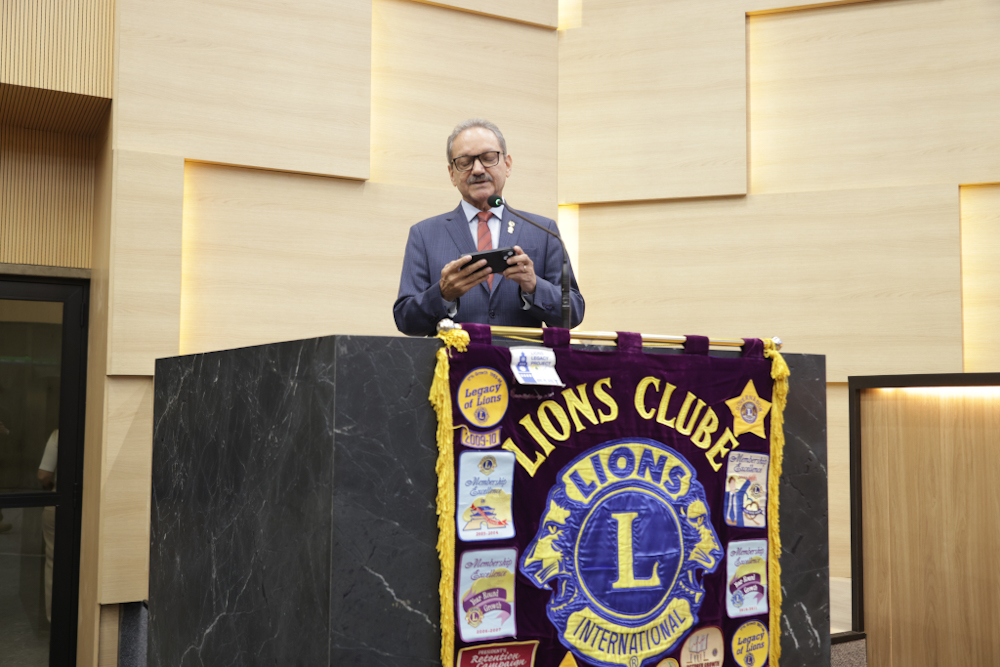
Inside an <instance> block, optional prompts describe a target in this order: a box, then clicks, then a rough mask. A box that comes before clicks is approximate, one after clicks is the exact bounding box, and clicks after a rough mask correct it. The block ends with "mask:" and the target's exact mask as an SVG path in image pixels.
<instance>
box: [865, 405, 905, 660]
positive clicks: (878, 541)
mask: <svg viewBox="0 0 1000 667" xmlns="http://www.w3.org/2000/svg"><path fill="white" fill-rule="evenodd" d="M878 401H879V397H878V396H876V395H875V392H872V391H866V392H863V393H862V394H861V413H862V414H863V415H865V416H864V417H863V419H862V422H861V470H862V473H861V474H862V477H861V480H862V481H861V485H862V488H861V497H862V507H863V510H862V511H863V514H862V540H863V543H864V552H863V555H862V557H863V559H864V560H863V563H864V571H865V572H864V601H865V602H864V604H865V632H866V633H867V635H868V637H867V648H868V664H870V665H872V666H873V667H874V666H875V665H878V666H879V667H893V665H892V609H893V601H892V593H893V590H892V586H893V577H892V571H893V558H892V556H893V554H892V550H891V543H890V539H889V526H890V525H891V524H892V520H893V513H892V508H893V506H894V504H895V503H894V501H895V497H894V496H893V494H892V492H891V490H890V487H891V484H892V479H893V472H892V471H893V468H894V466H893V465H892V463H894V462H895V459H894V458H890V450H891V446H890V442H889V441H888V438H887V437H886V435H887V434H888V433H889V432H891V431H895V430H896V428H897V423H896V420H894V419H890V418H888V417H887V416H877V417H876V416H875V415H873V414H872V410H873V409H875V408H876V406H877V405H878V404H879V403H878ZM899 667H902V666H901V665H900V666H899Z"/></svg>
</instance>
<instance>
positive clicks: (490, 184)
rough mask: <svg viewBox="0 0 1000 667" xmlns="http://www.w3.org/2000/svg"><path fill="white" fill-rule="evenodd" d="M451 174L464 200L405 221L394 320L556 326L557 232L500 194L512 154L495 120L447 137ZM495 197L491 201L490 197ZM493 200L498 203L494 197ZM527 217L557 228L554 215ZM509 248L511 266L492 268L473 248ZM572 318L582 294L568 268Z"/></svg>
mask: <svg viewBox="0 0 1000 667" xmlns="http://www.w3.org/2000/svg"><path fill="white" fill-rule="evenodd" d="M447 155H448V174H449V175H450V176H451V182H452V184H453V185H454V186H455V187H456V188H458V191H459V192H460V193H461V195H462V201H461V202H460V203H459V205H458V208H456V209H455V210H454V211H450V212H449V213H444V214H442V215H437V216H434V217H433V218H428V219H427V220H424V221H422V222H419V223H417V224H415V225H413V227H411V228H410V236H409V239H408V240H407V242H406V255H405V256H404V258H403V270H402V275H401V276H400V280H399V296H398V297H397V298H396V303H395V304H394V305H393V309H392V310H393V316H394V317H395V319H396V327H397V328H398V329H399V330H400V331H401V332H403V333H405V334H408V335H411V336H431V335H434V333H435V326H436V325H437V323H438V322H439V321H440V320H442V319H444V318H446V317H447V318H451V319H453V320H455V321H456V322H479V323H482V324H491V325H505V326H519V327H540V326H541V325H542V323H543V322H544V323H546V324H548V325H549V326H561V322H562V313H561V294H562V285H561V283H562V281H561V276H562V262H563V254H562V247H561V245H560V243H559V240H558V239H556V238H555V237H553V236H552V235H550V234H548V233H546V232H544V231H542V230H541V229H538V228H537V227H535V226H533V225H531V224H528V223H527V222H524V221H523V220H521V219H520V218H518V217H516V216H515V215H513V214H512V213H511V212H510V211H509V210H508V209H507V207H506V206H505V205H504V204H503V201H502V200H500V201H499V202H497V201H495V199H494V198H499V197H502V195H503V186H504V183H506V181H507V178H508V177H509V176H510V172H511V164H512V160H511V156H510V155H508V154H507V144H506V142H505V141H504V138H503V134H502V133H501V132H500V128H498V127H497V126H496V125H494V124H493V123H491V122H489V121H487V120H483V119H480V118H472V119H469V120H467V121H465V122H463V123H460V124H459V125H458V126H457V127H456V128H455V129H454V131H452V133H451V136H449V137H448V146H447ZM491 199H494V201H492V202H491V201H490V200H491ZM491 204H496V205H495V206H494V205H491ZM530 218H531V220H533V221H535V222H536V223H537V224H539V225H541V226H542V227H545V228H546V229H549V230H550V231H551V232H554V233H555V234H558V231H557V228H556V224H555V222H554V221H552V220H550V219H548V218H543V217H541V216H536V215H531V216H530ZM503 248H513V253H514V254H513V255H512V256H510V257H509V258H508V259H507V260H506V265H507V267H508V268H506V269H505V270H503V271H502V273H501V272H494V271H492V270H491V269H490V268H489V267H488V266H487V260H486V259H480V260H478V261H475V262H470V260H471V259H472V255H473V253H477V252H485V251H490V250H497V249H503ZM570 304H571V306H572V308H571V313H572V326H576V325H578V324H579V323H580V321H581V320H582V319H583V311H584V301H583V296H582V295H581V294H580V290H579V288H578V287H577V284H576V278H574V277H573V274H572V269H571V270H570Z"/></svg>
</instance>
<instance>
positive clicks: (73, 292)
mask: <svg viewBox="0 0 1000 667" xmlns="http://www.w3.org/2000/svg"><path fill="white" fill-rule="evenodd" d="M86 300H87V284H86V282H85V281H73V280H55V279H53V280H38V279H32V280H27V279H25V280H22V279H17V278H4V277H0V628H3V630H2V633H0V634H2V636H3V640H2V641H0V667H7V666H8V665H9V666H11V667H13V666H14V665H17V666H18V667H36V666H37V667H48V666H63V665H66V666H69V665H72V664H74V662H75V657H76V622H77V600H78V587H79V586H78V581H79V545H80V498H81V490H82V472H83V466H82V460H83V457H82V454H83V415H84V410H83V408H84V396H85V378H86V372H85V363H86V345H87V335H86V330H87V304H86Z"/></svg>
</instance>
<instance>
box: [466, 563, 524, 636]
mask: <svg viewBox="0 0 1000 667" xmlns="http://www.w3.org/2000/svg"><path fill="white" fill-rule="evenodd" d="M516 567H517V549H483V550H477V551H466V552H465V553H464V554H462V562H461V563H460V564H459V582H458V613H457V614H456V616H458V631H459V635H460V636H461V637H462V641H463V642H466V643H469V642H478V641H483V640H485V639H499V638H500V637H514V636H515V635H516V634H517V628H516V625H515V622H514V618H515V617H514V568H516Z"/></svg>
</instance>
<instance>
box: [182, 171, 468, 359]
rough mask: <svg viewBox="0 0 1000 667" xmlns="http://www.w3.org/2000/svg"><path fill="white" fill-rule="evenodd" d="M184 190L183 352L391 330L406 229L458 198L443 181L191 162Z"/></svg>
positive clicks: (451, 204)
mask: <svg viewBox="0 0 1000 667" xmlns="http://www.w3.org/2000/svg"><path fill="white" fill-rule="evenodd" d="M184 188H185V195H184V245H183V248H184V250H183V270H182V283H181V285H182V287H181V344H180V353H181V354H192V353H196V352H204V351H209V350H220V349H227V348H232V347H243V346H246V345H259V344H262V343H271V342H275V341H280V340H290V339H297V338H308V337H311V336H325V335H330V334H365V335H393V334H396V333H397V332H396V325H395V323H394V321H393V318H392V304H393V302H394V301H395V300H396V293H397V291H398V289H399V272H400V269H401V267H402V264H403V250H404V248H405V245H406V237H407V233H408V230H409V227H410V225H412V224H414V223H415V222H417V221H418V219H420V218H424V217H430V216H431V215H434V214H436V213H444V212H445V211H448V210H451V209H453V208H454V207H455V206H456V204H457V201H456V197H455V195H454V194H453V193H452V192H448V191H445V190H422V189H418V188H407V187H403V186H395V185H392V186H390V185H383V184H379V183H360V182H352V181H344V180H338V179H331V178H320V177H315V176H303V175H299V174H284V173H277V172H267V171H260V170H254V169H240V168H235V167H222V166H216V165H207V164H200V163H191V162H189V163H188V164H187V167H186V169H185V186H184ZM401 201H402V202H405V205H404V206H401V205H400V202H401Z"/></svg>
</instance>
